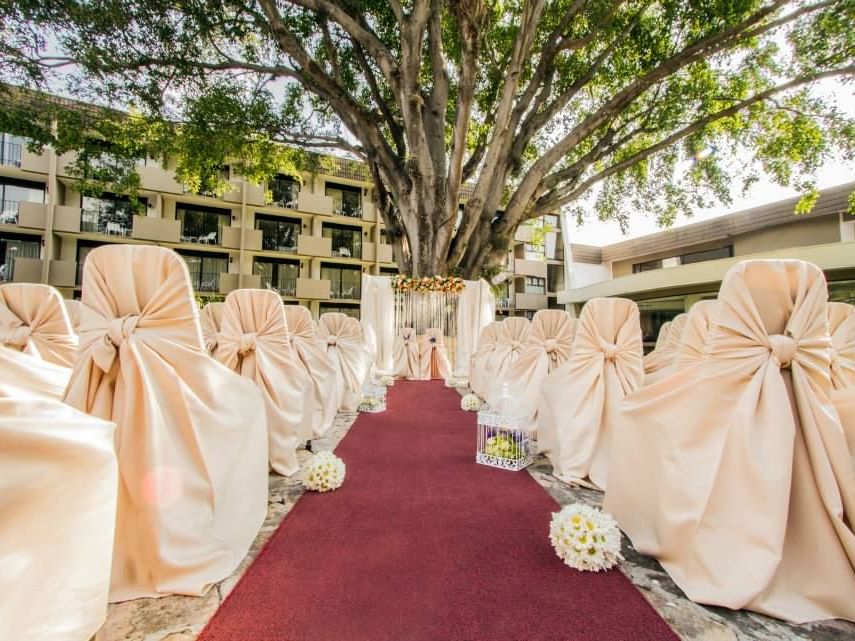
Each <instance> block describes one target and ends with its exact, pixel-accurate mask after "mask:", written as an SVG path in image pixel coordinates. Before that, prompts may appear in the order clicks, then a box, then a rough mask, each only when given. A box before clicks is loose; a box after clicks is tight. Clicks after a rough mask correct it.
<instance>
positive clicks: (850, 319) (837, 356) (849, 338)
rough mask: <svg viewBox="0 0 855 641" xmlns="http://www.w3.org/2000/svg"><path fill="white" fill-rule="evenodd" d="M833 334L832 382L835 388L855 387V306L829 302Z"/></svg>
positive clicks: (829, 325) (829, 319) (829, 320)
mask: <svg viewBox="0 0 855 641" xmlns="http://www.w3.org/2000/svg"><path fill="white" fill-rule="evenodd" d="M828 331H829V333H830V334H831V384H832V385H833V386H834V389H844V388H846V387H855V306H852V305H849V304H847V303H829V304H828Z"/></svg>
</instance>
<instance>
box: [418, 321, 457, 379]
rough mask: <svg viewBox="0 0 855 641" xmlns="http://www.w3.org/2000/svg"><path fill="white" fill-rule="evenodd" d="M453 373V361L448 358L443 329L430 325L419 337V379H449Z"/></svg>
mask: <svg viewBox="0 0 855 641" xmlns="http://www.w3.org/2000/svg"><path fill="white" fill-rule="evenodd" d="M451 374H452V370H451V363H450V362H449V360H448V351H447V350H446V349H445V337H444V336H443V335H442V330H441V329H438V328H436V327H429V328H428V329H427V330H426V331H425V335H424V336H422V337H420V339H419V379H421V380H424V381H427V380H430V379H432V378H441V379H447V378H448V377H449V376H451Z"/></svg>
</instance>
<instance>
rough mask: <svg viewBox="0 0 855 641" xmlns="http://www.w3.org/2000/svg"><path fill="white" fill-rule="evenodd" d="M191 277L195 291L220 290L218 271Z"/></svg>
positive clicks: (205, 272)
mask: <svg viewBox="0 0 855 641" xmlns="http://www.w3.org/2000/svg"><path fill="white" fill-rule="evenodd" d="M192 276H193V282H194V283H195V284H197V286H196V290H197V291H200V292H218V291H219V290H220V270H217V271H214V272H208V271H204V272H201V273H197V274H193V275H192Z"/></svg>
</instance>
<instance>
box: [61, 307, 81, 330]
mask: <svg viewBox="0 0 855 641" xmlns="http://www.w3.org/2000/svg"><path fill="white" fill-rule="evenodd" d="M62 302H63V304H64V305H65V313H66V314H68V321H69V322H70V323H71V331H72V332H73V333H75V334H76V333H77V328H78V327H79V326H80V301H79V300H73V299H71V298H63V299H62Z"/></svg>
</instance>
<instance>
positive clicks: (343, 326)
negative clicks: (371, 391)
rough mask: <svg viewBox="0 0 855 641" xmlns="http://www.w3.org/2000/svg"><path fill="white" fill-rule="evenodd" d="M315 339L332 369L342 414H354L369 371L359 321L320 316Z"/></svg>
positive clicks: (369, 362) (340, 315)
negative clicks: (325, 349) (318, 338)
mask: <svg viewBox="0 0 855 641" xmlns="http://www.w3.org/2000/svg"><path fill="white" fill-rule="evenodd" d="M318 336H319V337H320V338H321V339H322V340H323V341H324V342H325V343H326V345H327V355H328V356H329V357H330V359H331V360H332V363H333V368H334V369H335V372H336V376H335V385H336V396H338V397H339V398H341V405H340V406H339V409H340V410H341V411H342V412H355V411H356V410H357V409H358V408H359V403H360V401H361V400H362V385H363V383H365V381H366V380H367V379H368V376H369V374H370V372H371V365H372V358H371V354H370V353H369V352H368V350H367V349H366V348H365V342H364V340H363V339H362V328H361V327H360V325H359V321H358V320H356V319H355V318H350V317H349V316H345V315H344V314H340V313H338V312H328V313H326V314H321V318H320V320H319V321H318Z"/></svg>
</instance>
